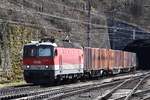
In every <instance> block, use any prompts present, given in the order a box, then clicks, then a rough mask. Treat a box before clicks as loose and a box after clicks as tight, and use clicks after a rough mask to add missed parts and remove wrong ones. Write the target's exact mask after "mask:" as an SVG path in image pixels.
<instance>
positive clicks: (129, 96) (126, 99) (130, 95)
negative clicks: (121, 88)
mask: <svg viewBox="0 0 150 100" xmlns="http://www.w3.org/2000/svg"><path fill="white" fill-rule="evenodd" d="M149 76H150V74H148V75H146V76H145V77H143V78H142V79H141V80H140V81H139V82H138V84H137V85H136V86H135V87H134V88H133V89H132V91H130V93H129V94H128V95H127V96H126V98H125V99H124V100H129V99H130V98H131V97H132V95H133V93H134V92H135V91H136V90H137V88H138V87H139V86H140V85H141V84H142V82H143V81H144V80H145V79H146V78H147V77H149Z"/></svg>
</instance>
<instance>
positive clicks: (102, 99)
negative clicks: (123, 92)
mask: <svg viewBox="0 0 150 100" xmlns="http://www.w3.org/2000/svg"><path fill="white" fill-rule="evenodd" d="M149 74H150V73H146V74H143V75H142V76H144V78H142V80H140V82H138V84H137V85H136V87H135V88H134V89H133V91H131V92H130V93H129V96H127V98H129V97H130V96H131V95H132V94H133V93H134V92H135V90H136V89H137V87H138V86H139V85H140V84H141V83H142V82H143V80H144V79H145V78H146V77H148V76H150V75H149ZM145 75H146V76H145ZM139 78H141V76H139V77H136V78H135V77H131V78H130V79H127V80H125V81H124V82H122V83H121V84H119V85H118V86H117V87H115V88H113V89H112V90H110V91H109V92H107V93H105V94H104V95H102V96H98V97H96V98H95V100H107V99H108V98H110V97H111V96H112V94H113V93H114V92H115V91H117V90H118V89H119V88H120V87H121V86H123V85H125V84H126V83H127V82H129V81H132V80H136V79H139ZM126 100H128V99H126Z"/></svg>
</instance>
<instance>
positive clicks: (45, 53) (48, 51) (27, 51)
mask: <svg viewBox="0 0 150 100" xmlns="http://www.w3.org/2000/svg"><path fill="white" fill-rule="evenodd" d="M53 48H54V47H53V46H47V45H39V46H36V45H28V46H24V52H23V56H24V57H52V56H53Z"/></svg>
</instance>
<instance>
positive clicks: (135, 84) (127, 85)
mask: <svg viewBox="0 0 150 100" xmlns="http://www.w3.org/2000/svg"><path fill="white" fill-rule="evenodd" d="M149 77H150V73H148V74H146V75H144V76H142V77H138V78H133V77H132V78H130V79H127V80H125V81H123V82H122V83H121V84H119V85H117V86H116V87H115V88H113V89H111V90H110V91H109V92H107V93H105V94H104V95H101V96H98V97H96V98H95V99H94V100H109V99H110V100H131V98H132V96H133V95H137V94H139V93H141V94H144V93H145V91H147V92H148V91H149V90H142V91H140V92H136V91H137V90H138V88H139V87H140V85H143V84H142V83H143V82H144V81H145V80H146V79H147V78H149ZM147 98H148V97H147ZM135 100H137V99H135Z"/></svg>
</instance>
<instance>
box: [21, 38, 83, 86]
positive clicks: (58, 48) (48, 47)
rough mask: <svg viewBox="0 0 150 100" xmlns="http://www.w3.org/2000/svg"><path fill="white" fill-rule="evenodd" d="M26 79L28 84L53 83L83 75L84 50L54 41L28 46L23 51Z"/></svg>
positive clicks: (68, 43)
mask: <svg viewBox="0 0 150 100" xmlns="http://www.w3.org/2000/svg"><path fill="white" fill-rule="evenodd" d="M23 70H24V79H25V81H26V82H27V83H36V84H39V83H40V84H41V83H52V82H54V81H55V80H61V79H62V78H80V77H81V75H82V74H83V50H82V48H81V47H79V46H77V45H76V44H72V43H70V42H68V41H67V42H66V41H63V42H61V43H58V44H56V43H55V42H54V39H42V40H41V41H40V42H33V43H29V44H26V45H25V46H24V49H23Z"/></svg>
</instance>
